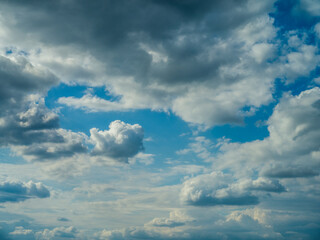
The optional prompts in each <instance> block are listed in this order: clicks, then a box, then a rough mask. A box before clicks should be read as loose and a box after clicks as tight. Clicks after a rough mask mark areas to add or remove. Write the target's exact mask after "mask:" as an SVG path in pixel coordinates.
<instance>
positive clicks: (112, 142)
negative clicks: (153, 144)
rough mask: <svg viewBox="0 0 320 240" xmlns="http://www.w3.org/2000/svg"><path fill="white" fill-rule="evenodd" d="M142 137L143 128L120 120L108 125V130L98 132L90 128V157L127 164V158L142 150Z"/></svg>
mask: <svg viewBox="0 0 320 240" xmlns="http://www.w3.org/2000/svg"><path fill="white" fill-rule="evenodd" d="M143 137H144V133H143V128H142V127H141V126H140V125H138V124H134V125H131V124H128V123H124V122H122V121H120V120H116V121H113V122H112V123H110V125H109V130H104V131H99V130H98V129H96V128H92V129H90V141H91V143H92V144H94V149H93V150H92V155H93V156H100V157H107V158H111V159H115V160H118V161H121V162H128V158H130V157H134V156H135V155H136V154H137V153H138V152H139V151H141V150H143Z"/></svg>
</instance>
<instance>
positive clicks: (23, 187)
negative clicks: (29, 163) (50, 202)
mask: <svg viewBox="0 0 320 240" xmlns="http://www.w3.org/2000/svg"><path fill="white" fill-rule="evenodd" d="M48 197H50V191H49V190H48V189H47V188H46V187H45V186H44V185H43V184H42V183H34V182H32V181H29V182H27V183H23V182H11V181H5V182H1V183H0V202H20V201H25V200H27V199H30V198H48Z"/></svg>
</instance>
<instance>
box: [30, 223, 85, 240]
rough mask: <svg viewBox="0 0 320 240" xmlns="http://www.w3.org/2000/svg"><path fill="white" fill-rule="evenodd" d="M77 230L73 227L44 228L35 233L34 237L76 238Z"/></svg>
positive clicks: (56, 239) (42, 238)
mask: <svg viewBox="0 0 320 240" xmlns="http://www.w3.org/2000/svg"><path fill="white" fill-rule="evenodd" d="M78 233H79V232H78V230H77V229H76V228H75V227H72V226H70V227H56V228H54V229H52V230H50V229H44V230H43V231H38V232H36V233H35V237H36V239H41V240H58V239H78Z"/></svg>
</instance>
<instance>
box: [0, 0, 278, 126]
mask: <svg viewBox="0 0 320 240" xmlns="http://www.w3.org/2000/svg"><path fill="white" fill-rule="evenodd" d="M273 2H274V1H273V0H268V1H263V2H256V1H251V0H241V1H234V0H226V1H223V2H221V1H201V2H199V1H189V0H188V1H179V0H177V1H158V0H154V1H145V0H134V1H129V2H128V1H122V0H121V1H116V2H115V1H101V0H99V1H94V2H88V1H55V2H43V1H32V2H28V3H26V2H22V1H16V2H2V6H3V9H4V11H3V13H2V14H3V15H4V16H5V18H6V19H7V20H6V21H5V24H6V25H5V26H6V27H7V29H6V32H8V34H7V35H8V36H9V37H8V38H9V39H16V40H15V41H14V43H10V44H11V45H12V44H13V45H17V46H19V47H20V48H23V49H24V48H25V49H34V48H35V45H36V46H37V48H40V49H41V51H38V52H37V51H35V50H33V51H35V52H36V53H35V54H33V53H31V54H30V58H31V59H32V60H33V61H35V62H37V63H39V64H40V65H43V66H45V67H47V68H49V69H51V70H52V71H53V72H54V73H55V74H56V75H57V76H59V77H60V78H61V80H62V81H65V82H78V83H81V84H85V85H93V86H97V85H100V86H101V85H104V86H107V87H108V90H110V92H111V94H113V95H116V96H121V100H120V104H118V106H117V108H118V109H122V110H124V109H126V110H128V109H137V108H151V109H161V110H163V109H165V110H167V109H171V110H173V112H174V113H176V114H177V115H178V116H180V117H182V118H183V119H184V120H185V121H188V122H192V123H197V124H205V125H206V126H212V125H215V124H225V123H237V124H239V123H241V119H242V117H243V115H242V114H240V112H241V109H242V108H243V107H244V106H246V105H248V106H255V107H258V106H260V105H261V104H264V103H267V102H268V101H270V100H271V98H272V95H271V82H272V81H273V78H274V76H273V75H272V74H271V75H272V76H271V75H270V76H269V74H267V75H266V74H264V78H261V74H260V72H261V71H262V70H265V69H266V68H269V67H270V66H269V65H270V64H266V60H268V59H269V58H270V57H271V58H272V56H271V55H272V54H269V53H270V52H272V49H273V45H272V43H271V42H272V41H271V40H272V38H273V37H274V36H275V30H274V28H273V26H272V20H271V19H270V18H268V15H267V14H268V13H269V12H270V11H272V6H273ZM17 9H18V10H17ZM17 11H23V12H25V14H21V15H18V14H15V13H16V12H17ZM12 19H14V21H13V20H12ZM251 22H254V23H253V24H252V23H251ZM261 29H263V31H261ZM24 32H28V35H27V37H26V36H25V34H22V33H24ZM22 38H24V41H23V42H22V41H19V39H22ZM267 42H268V44H266V45H264V49H265V47H266V46H267V47H268V49H269V50H270V51H264V52H266V53H268V54H267V55H268V56H265V55H266V54H264V52H262V53H261V51H260V47H259V46H260V45H259V46H258V47H256V48H255V49H256V51H255V55H254V54H253V55H252V54H251V49H252V47H253V45H255V44H256V43H258V44H261V43H267ZM7 44H8V43H6V42H4V43H3V45H4V46H6V45H7ZM6 47H8V46H6ZM83 50H84V51H83ZM29 52H32V51H31V50H30V51H29ZM251 55H252V56H253V57H252V56H251ZM256 55H258V58H259V59H258V60H256V58H257V57H256ZM243 56H246V57H245V58H243ZM269 72H271V71H269ZM106 76H107V77H106ZM257 78H258V79H259V81H261V82H260V83H259V84H257V86H255V87H254V86H253V85H252V84H251V83H248V81H249V82H251V81H253V80H252V79H257ZM239 82H241V83H242V84H240V85H241V86H242V87H241V88H239V85H237V83H239ZM243 86H246V87H245V88H244V87H243ZM257 87H258V88H259V89H260V90H259V91H256V89H257ZM226 88H228V91H230V89H232V91H231V92H233V93H232V94H231V95H230V96H229V97H227V99H228V101H229V103H228V104H225V99H224V98H223V97H222V96H219V95H220V94H219V93H220V92H225V91H226ZM251 88H254V94H255V95H256V96H253V95H252V97H249V96H250V94H247V92H252V89H251ZM239 92H242V93H243V95H244V96H246V99H244V100H243V101H240V102H239V99H242V98H241V97H239ZM244 92H245V94H244ZM192 94H194V95H196V96H192ZM142 96H143V97H142ZM232 96H237V98H236V99H235V98H232V99H231V97H232ZM73 102H74V101H73ZM64 103H65V104H68V105H72V104H69V102H68V101H64ZM78 103H79V104H80V105H81V104H83V103H82V101H81V99H78ZM79 104H78V105H79ZM76 105H77V104H76ZM91 106H92V105H91ZM93 108H94V106H93ZM113 109H114V108H113ZM108 110H109V108H107V109H106V111H108Z"/></svg>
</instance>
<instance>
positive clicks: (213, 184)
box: [180, 172, 285, 206]
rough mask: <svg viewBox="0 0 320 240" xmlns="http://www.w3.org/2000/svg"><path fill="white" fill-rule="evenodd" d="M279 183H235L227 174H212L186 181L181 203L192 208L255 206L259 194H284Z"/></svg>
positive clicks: (242, 181) (266, 181) (261, 181)
mask: <svg viewBox="0 0 320 240" xmlns="http://www.w3.org/2000/svg"><path fill="white" fill-rule="evenodd" d="M284 191H285V188H284V186H283V185H281V183H279V181H277V180H270V179H265V178H258V179H256V180H251V179H240V180H238V181H235V179H233V178H232V177H231V175H229V174H223V173H222V172H212V173H211V174H203V175H199V176H197V177H194V178H191V179H188V180H187V181H185V182H184V184H183V187H182V189H181V193H180V198H181V200H182V202H184V203H186V204H189V205H194V206H217V205H256V204H258V203H259V198H258V195H257V193H259V192H269V193H271V192H276V193H281V192H284Z"/></svg>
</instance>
